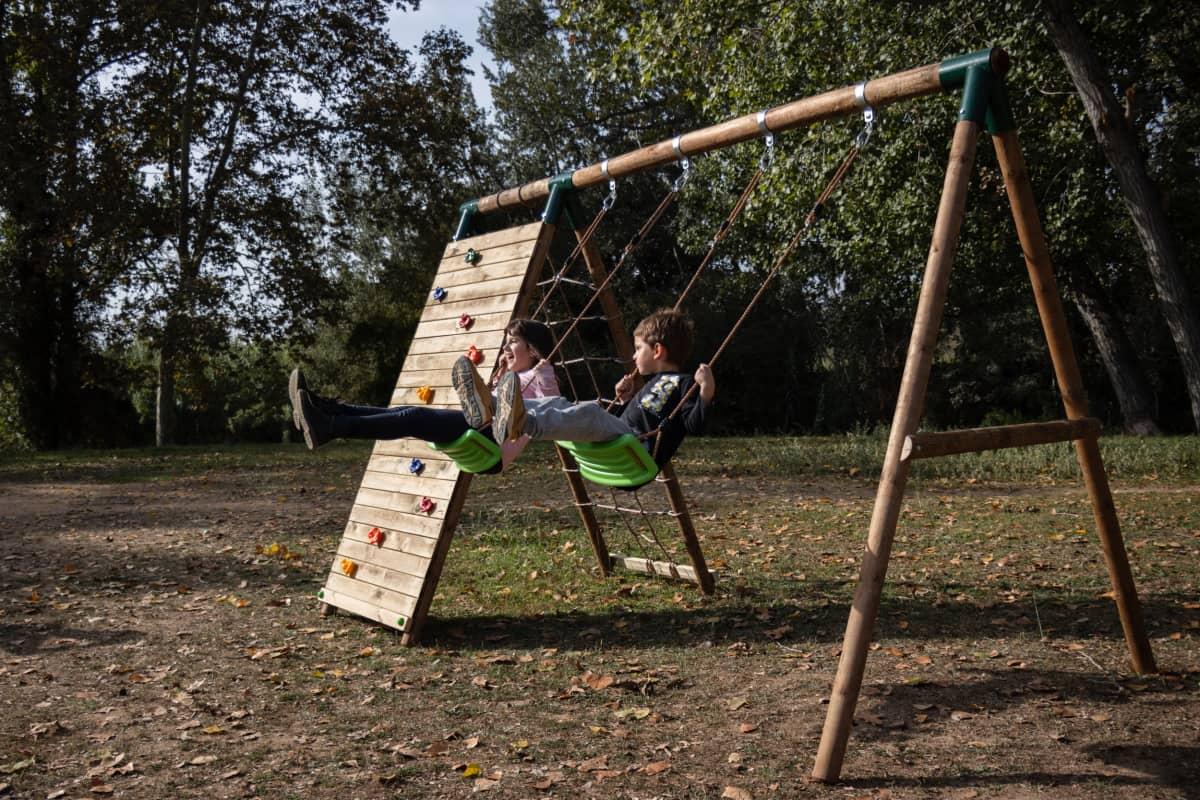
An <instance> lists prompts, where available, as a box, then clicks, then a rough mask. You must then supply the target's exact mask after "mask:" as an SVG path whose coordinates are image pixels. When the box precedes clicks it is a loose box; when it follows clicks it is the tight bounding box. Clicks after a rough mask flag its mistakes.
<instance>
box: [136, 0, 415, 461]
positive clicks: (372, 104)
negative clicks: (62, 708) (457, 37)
mask: <svg viewBox="0 0 1200 800" xmlns="http://www.w3.org/2000/svg"><path fill="white" fill-rule="evenodd" d="M400 5H406V4H400ZM385 21H386V15H385V13H384V4H383V3H382V2H378V0H376V1H374V2H368V1H367V0H362V1H361V2H360V1H359V0H342V2H336V3H313V2H306V1H305V0H290V1H288V2H274V1H273V0H259V1H258V2H252V1H251V0H243V1H242V2H233V3H210V2H208V0H195V2H177V3H170V4H167V5H166V6H165V7H162V8H159V9H156V11H155V13H154V14H153V15H147V18H146V19H145V20H143V23H144V24H145V26H146V27H145V37H146V46H147V49H146V57H145V59H144V61H143V62H142V63H141V64H139V65H138V68H137V69H136V70H134V71H131V72H130V73H129V74H127V75H125V76H122V80H123V82H124V83H125V84H126V85H128V86H129V87H130V89H131V94H132V95H133V96H134V97H135V98H136V100H135V102H134V105H133V107H132V108H131V109H130V112H131V117H132V119H131V124H133V125H135V126H136V127H137V128H139V129H140V130H143V131H145V132H146V136H147V141H148V144H149V146H150V148H151V149H152V152H153V153H154V155H155V158H156V163H157V169H158V171H159V181H160V183H159V185H158V196H159V197H160V198H161V200H162V211H163V216H162V220H161V221H162V223H163V228H162V247H161V248H160V249H159V250H157V251H156V252H155V253H154V254H153V255H152V256H151V257H149V258H146V259H145V260H143V261H142V263H141V269H140V270H139V271H138V272H137V273H136V274H135V275H133V276H132V280H131V282H130V287H129V289H130V298H129V300H130V302H129V305H130V306H131V307H133V308H136V309H137V318H138V319H139V323H140V326H141V331H142V334H143V335H146V336H148V337H149V338H150V339H151V340H152V341H153V342H154V344H155V346H156V348H157V350H158V353H159V392H158V395H159V396H158V402H157V426H156V427H157V431H156V441H157V442H158V443H159V444H164V443H167V442H170V441H172V440H173V439H174V429H173V414H174V409H175V380H176V371H177V369H178V368H179V366H180V364H181V363H183V361H185V360H186V358H187V357H188V356H189V355H190V354H192V353H194V352H203V351H204V350H206V349H210V348H212V347H214V346H217V345H218V344H219V343H220V342H221V341H222V340H223V339H224V338H225V337H227V336H228V335H229V334H230V333H231V332H234V333H236V334H237V335H239V336H242V337H249V338H254V337H264V336H271V335H278V334H280V333H282V332H284V331H287V330H289V329H291V328H293V327H294V326H295V325H296V323H297V321H298V320H303V319H306V318H309V317H311V316H312V315H316V314H320V313H321V311H322V309H323V307H324V301H325V300H326V298H327V296H328V294H329V292H330V286H329V282H328V280H327V276H326V275H325V274H324V272H323V266H324V264H323V262H322V250H323V245H324V244H325V243H326V241H325V240H324V239H323V236H324V234H325V232H326V224H325V223H326V220H325V219H323V218H322V216H319V215H314V214H313V213H311V212H312V210H313V208H314V205H313V204H312V203H305V202H303V201H302V197H301V194H302V192H303V191H304V189H305V187H308V186H311V185H312V183H313V179H315V178H318V177H320V176H321V175H322V174H332V172H333V169H334V167H335V165H336V163H337V161H338V159H342V158H344V159H348V160H350V161H351V162H352V163H362V164H366V163H367V161H368V159H369V158H371V157H372V153H371V152H369V148H368V149H365V150H364V149H362V148H363V146H364V144H366V143H370V144H373V145H375V146H380V145H382V146H387V145H388V144H391V143H393V142H394V141H395V140H396V139H397V138H399V134H397V136H395V137H387V138H385V139H384V140H383V141H380V139H379V137H378V135H375V136H372V135H371V132H370V131H369V130H368V129H369V128H371V126H379V125H380V122H381V120H383V118H384V117H385V116H386V115H388V114H391V115H393V116H394V114H395V112H396V105H397V103H400V102H403V101H408V102H407V105H406V107H407V108H408V109H410V110H415V109H416V108H417V107H418V106H415V105H414V104H413V103H412V102H411V101H412V97H411V95H406V94H405V91H406V90H407V89H408V85H407V83H408V79H409V77H410V75H411V72H412V69H413V67H412V64H411V63H410V62H409V60H408V58H407V54H406V53H404V52H403V51H402V50H400V49H398V48H397V47H396V46H395V45H394V44H393V43H392V42H391V41H390V39H389V38H388V36H387V33H386V30H385V28H384V23H385ZM376 133H377V132H376ZM318 208H319V206H318Z"/></svg>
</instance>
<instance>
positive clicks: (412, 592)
mask: <svg viewBox="0 0 1200 800" xmlns="http://www.w3.org/2000/svg"><path fill="white" fill-rule="evenodd" d="M378 550H379V548H376V547H372V546H371V545H369V544H368V545H362V544H359V543H358V542H348V541H346V540H345V539H343V540H342V542H341V545H340V546H339V547H338V552H337V563H335V564H334V571H335V572H338V573H341V559H343V558H349V559H350V560H351V561H353V562H354V563H355V564H357V565H358V569H357V570H355V572H354V580H355V581H359V582H361V583H367V584H370V585H371V586H375V587H377V588H380V589H386V590H387V591H389V592H398V593H400V594H403V595H407V596H409V597H412V598H413V599H414V600H415V599H416V597H417V595H418V594H420V592H421V583H422V581H423V580H424V578H425V570H426V568H427V567H428V565H429V559H422V561H423V562H424V563H423V564H422V565H421V569H420V573H419V574H417V575H412V574H409V573H407V572H403V571H400V570H396V569H391V568H390V567H388V566H386V565H385V564H383V563H382V562H383V561H385V560H386V558H378V559H377V558H376V556H377V555H381V553H380V552H376V551H378Z"/></svg>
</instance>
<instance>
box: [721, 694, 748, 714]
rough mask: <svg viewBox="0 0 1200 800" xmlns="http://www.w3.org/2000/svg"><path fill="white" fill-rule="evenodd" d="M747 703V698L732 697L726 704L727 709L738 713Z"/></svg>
mask: <svg viewBox="0 0 1200 800" xmlns="http://www.w3.org/2000/svg"><path fill="white" fill-rule="evenodd" d="M746 702H747V701H746V698H744V697H731V698H729V701H728V702H727V703H725V708H727V709H729V710H730V711H737V710H738V709H739V708H742V707H743V706H745V705H746Z"/></svg>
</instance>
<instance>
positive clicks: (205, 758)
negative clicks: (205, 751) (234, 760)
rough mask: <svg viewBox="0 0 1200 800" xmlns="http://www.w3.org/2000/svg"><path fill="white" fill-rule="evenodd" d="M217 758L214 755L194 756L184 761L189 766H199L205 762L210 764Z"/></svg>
mask: <svg viewBox="0 0 1200 800" xmlns="http://www.w3.org/2000/svg"><path fill="white" fill-rule="evenodd" d="M216 760H217V757H216V756H196V757H195V758H193V759H192V760H191V761H188V762H186V763H187V764H188V765H189V766H193V767H201V766H204V765H205V764H211V763H213V762H214V761H216Z"/></svg>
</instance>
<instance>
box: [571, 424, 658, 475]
mask: <svg viewBox="0 0 1200 800" xmlns="http://www.w3.org/2000/svg"><path fill="white" fill-rule="evenodd" d="M555 444H557V445H558V446H559V447H561V448H563V449H564V450H566V451H567V452H568V453H570V454H571V455H572V456H574V457H575V461H576V462H577V463H578V464H579V473H580V474H581V475H583V477H585V478H587V479H588V480H589V481H591V482H592V483H598V484H600V485H601V486H612V487H614V488H618V489H636V488H637V487H639V486H642V485H643V484H647V483H649V482H650V481H652V480H654V476H656V475H658V464H655V463H654V459H653V458H651V457H650V452H649V451H648V450H646V448H645V446H643V445H642V443H641V442H640V441H638V438H637V437H636V436H634V435H633V434H631V433H626V434H624V435H622V436H618V437H617V438H616V439H613V440H612V441H609V442H555Z"/></svg>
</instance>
